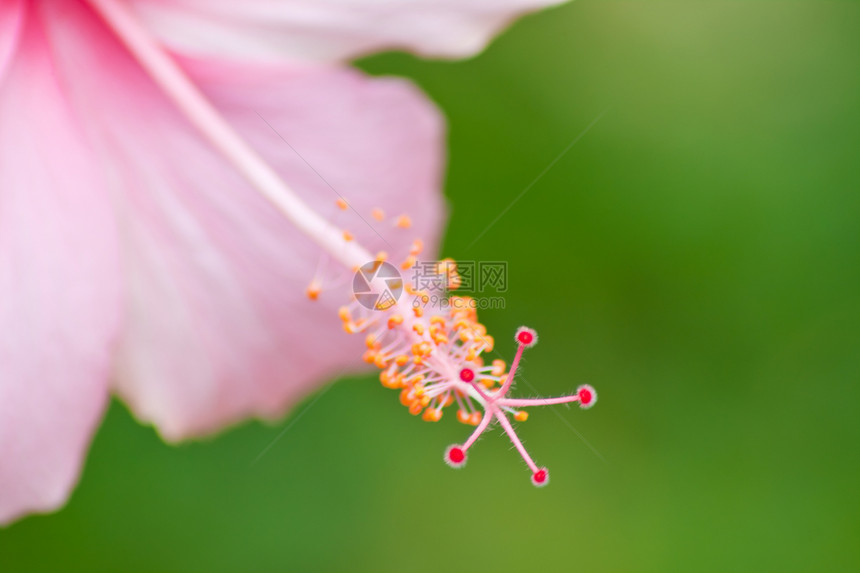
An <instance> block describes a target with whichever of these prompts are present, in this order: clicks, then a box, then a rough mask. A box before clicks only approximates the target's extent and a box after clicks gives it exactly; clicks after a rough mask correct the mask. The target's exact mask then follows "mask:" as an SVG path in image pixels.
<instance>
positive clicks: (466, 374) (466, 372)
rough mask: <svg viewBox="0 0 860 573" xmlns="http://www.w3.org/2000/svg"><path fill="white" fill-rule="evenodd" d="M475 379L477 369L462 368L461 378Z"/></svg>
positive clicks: (469, 380)
mask: <svg viewBox="0 0 860 573" xmlns="http://www.w3.org/2000/svg"><path fill="white" fill-rule="evenodd" d="M474 379H475V371H474V370H472V369H471V368H463V369H462V370H460V380H462V381H463V382H471V381H472V380H474ZM461 453H462V452H461Z"/></svg>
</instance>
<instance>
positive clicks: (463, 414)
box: [457, 410, 469, 424]
mask: <svg viewBox="0 0 860 573" xmlns="http://www.w3.org/2000/svg"><path fill="white" fill-rule="evenodd" d="M457 421H458V422H460V423H461V424H468V423H469V413H468V412H467V411H466V410H457Z"/></svg>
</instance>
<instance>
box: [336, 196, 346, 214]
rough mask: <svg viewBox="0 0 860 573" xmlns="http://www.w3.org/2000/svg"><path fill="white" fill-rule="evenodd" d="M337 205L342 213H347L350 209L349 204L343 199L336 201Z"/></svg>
mask: <svg viewBox="0 0 860 573" xmlns="http://www.w3.org/2000/svg"><path fill="white" fill-rule="evenodd" d="M335 203H336V204H337V208H338V209H340V210H341V211H346V210H347V209H349V204H348V203H347V202H346V201H344V200H343V199H342V198H341V199H338V200H337V201H335Z"/></svg>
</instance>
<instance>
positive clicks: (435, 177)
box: [52, 4, 444, 439]
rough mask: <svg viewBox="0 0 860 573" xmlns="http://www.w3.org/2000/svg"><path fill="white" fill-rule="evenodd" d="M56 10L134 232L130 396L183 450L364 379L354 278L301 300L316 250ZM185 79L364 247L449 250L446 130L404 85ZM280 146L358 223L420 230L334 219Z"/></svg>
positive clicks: (213, 71)
mask: <svg viewBox="0 0 860 573" xmlns="http://www.w3.org/2000/svg"><path fill="white" fill-rule="evenodd" d="M63 10H65V13H64V14H62V15H61V16H62V17H61V18H60V17H58V18H57V25H56V26H55V28H54V29H53V30H52V37H53V38H54V40H55V43H56V46H55V51H56V53H58V54H61V55H62V57H63V58H65V66H66V67H65V73H66V77H67V78H68V80H69V81H70V83H71V80H74V83H73V85H74V87H75V88H76V89H75V91H74V92H73V98H74V102H75V104H76V105H77V106H79V108H80V109H81V110H82V112H83V113H85V114H87V116H88V117H89V125H90V127H91V128H92V133H93V134H94V136H95V137H97V138H98V140H99V142H100V146H101V153H102V154H103V160H104V162H105V164H107V165H110V166H111V168H112V175H113V178H114V183H115V187H116V189H117V190H118V193H117V195H116V202H117V204H118V205H119V208H120V209H121V211H122V217H123V235H124V241H125V243H124V244H125V251H124V262H125V265H126V271H127V274H126V277H127V289H128V292H129V300H128V306H127V309H126V312H127V314H128V323H127V328H126V330H125V332H124V333H123V338H122V345H121V348H120V363H119V373H118V380H117V386H116V387H117V390H118V392H119V393H120V395H121V396H123V397H124V398H125V399H126V400H127V401H128V402H129V403H130V404H131V406H132V408H133V409H134V411H135V412H136V414H137V415H138V416H139V417H140V418H142V419H144V420H148V421H152V422H154V423H155V424H156V425H157V427H158V428H159V430H160V431H161V433H162V434H163V435H164V436H165V437H166V438H168V439H180V438H184V437H187V436H191V435H199V434H203V433H207V432H211V431H213V430H216V429H218V428H219V427H221V426H222V425H224V424H227V423H232V422H236V421H238V420H241V419H242V418H244V417H247V416H249V415H261V416H267V417H270V416H277V415H280V414H281V413H283V412H284V410H285V409H286V408H288V407H289V406H290V405H292V404H294V403H295V402H296V401H297V400H300V399H302V398H303V397H304V396H305V395H306V394H307V393H308V392H310V391H312V390H314V389H315V388H318V387H319V386H320V385H321V384H323V383H325V382H326V381H328V380H330V379H331V378H332V377H333V376H335V375H337V374H338V373H341V372H344V371H347V370H350V369H355V368H356V367H357V366H358V365H359V364H360V356H361V352H362V349H361V347H360V345H361V341H360V340H358V341H356V340H354V339H355V338H358V337H354V336H349V335H347V334H346V333H344V332H342V330H341V324H340V321H339V320H338V318H337V310H336V309H337V307H338V306H340V305H342V304H345V303H347V302H348V286H349V285H348V282H349V280H348V279H349V278H350V276H351V272H349V271H341V272H340V277H339V278H338V280H339V281H340V282H339V283H337V284H336V283H334V282H333V281H332V280H331V279H329V280H326V281H324V282H323V286H324V289H325V292H324V294H323V296H322V297H321V300H319V301H317V302H316V303H312V302H310V301H308V300H307V299H306V297H305V295H304V291H305V287H306V286H307V285H308V283H309V282H310V281H311V279H312V278H313V277H314V271H315V269H316V268H317V265H318V263H319V262H320V260H321V254H320V249H319V248H318V247H317V246H316V245H315V244H314V243H313V242H311V241H309V240H308V239H307V238H306V237H305V236H304V235H301V234H300V233H299V232H298V231H296V230H295V229H294V228H293V227H292V226H291V225H290V224H289V223H288V222H287V220H286V219H284V218H283V217H282V216H280V215H278V214H277V213H276V212H275V210H274V209H273V208H272V207H271V206H270V205H269V204H268V203H267V202H266V201H265V200H263V199H262V198H261V197H260V196H259V195H258V193H257V192H256V191H255V190H253V189H252V188H251V187H249V185H248V184H247V183H246V182H245V180H244V179H241V178H240V177H239V175H237V173H236V171H235V170H234V169H233V168H232V167H231V165H230V164H229V163H228V162H227V160H225V159H224V157H222V156H221V155H218V154H217V153H215V152H214V151H213V149H212V147H211V145H210V144H209V143H208V142H207V141H204V140H203V139H201V137H200V136H199V135H198V133H197V132H196V131H194V130H192V129H191V128H190V127H189V126H188V125H187V124H186V123H185V120H184V118H182V117H180V116H179V115H178V113H177V112H176V110H175V109H174V107H173V106H172V105H171V104H170V103H169V102H167V101H166V100H165V99H164V98H163V97H162V95H161V93H160V92H159V91H158V89H157V88H156V87H155V86H154V85H153V84H152V83H151V81H150V79H149V78H148V77H146V76H144V75H143V73H142V72H141V71H140V69H139V68H138V67H137V66H136V65H135V64H134V63H133V62H131V61H130V60H129V57H128V56H127V55H126V54H125V53H124V52H123V50H122V49H121V48H120V47H119V46H118V45H116V44H115V42H114V41H113V39H112V38H110V37H108V36H107V35H106V32H105V30H104V29H102V27H101V24H100V23H98V22H96V21H94V20H93V19H92V17H91V16H89V15H88V14H86V13H83V12H82V11H80V10H78V9H73V8H69V7H68V5H67V4H66V5H64V7H63ZM58 16H59V15H58ZM80 37H86V38H88V39H90V40H91V42H89V43H87V44H86V45H84V44H82V43H81V42H80V41H79V38H80ZM184 66H185V67H186V68H187V69H188V71H189V73H191V75H192V76H193V77H194V78H196V80H197V81H198V83H199V85H200V87H201V88H202V89H203V91H204V92H205V93H206V94H207V95H208V96H209V97H210V98H211V99H212V101H213V102H214V103H215V105H216V106H217V107H218V108H219V109H220V111H221V112H223V114H224V115H225V116H226V117H227V118H228V119H229V121H230V122H231V123H232V124H233V125H234V126H235V127H236V129H237V130H238V131H239V132H241V134H242V135H243V136H245V137H246V138H247V139H248V141H249V142H250V143H251V144H252V145H253V146H254V147H256V148H257V149H258V150H259V152H260V153H261V154H262V155H263V156H264V157H265V158H266V159H267V160H268V161H270V162H271V164H272V165H273V166H274V167H275V168H276V169H277V170H278V171H279V173H280V174H281V175H282V176H283V178H284V179H285V180H286V181H287V182H288V183H289V184H290V185H291V186H292V187H293V188H294V189H295V190H296V191H297V192H298V193H299V194H300V195H301V196H302V197H303V198H304V199H305V200H306V201H307V202H308V203H310V204H311V205H312V206H314V207H316V208H317V209H318V210H320V211H321V212H326V213H330V214H332V215H338V216H339V217H340V218H341V221H342V223H343V226H345V227H349V228H350V229H351V230H352V231H353V232H354V233H355V235H356V236H357V238H358V239H359V240H363V241H365V242H366V243H367V244H368V246H369V248H382V247H384V248H385V249H386V250H389V251H390V252H392V253H399V254H405V251H406V250H408V248H409V243H410V242H411V240H412V239H413V238H414V237H416V236H423V237H424V238H425V239H426V240H427V242H428V243H429V244H435V242H436V241H437V240H438V237H439V232H440V226H441V223H442V219H443V216H444V215H443V206H442V198H441V196H440V194H439V188H440V174H441V170H442V162H443V158H442V149H443V146H442V122H441V119H440V117H439V115H438V113H437V111H436V110H435V109H434V108H433V106H432V105H431V104H429V102H428V101H427V100H426V99H425V98H424V97H423V96H422V95H421V94H420V93H419V92H418V91H417V90H415V89H414V88H413V87H412V86H411V85H410V84H408V83H407V82H403V81H400V80H391V79H369V78H367V77H365V76H363V75H361V74H359V73H357V72H354V71H349V70H334V69H323V68H319V69H309V70H302V69H295V68H288V67H284V66H270V67H266V68H255V67H251V66H247V65H246V66H242V67H234V68H230V67H228V66H225V65H220V64H204V63H201V62H192V61H186V62H184ZM79 70H85V73H83V72H79ZM263 118H264V119H265V121H264V119H263ZM266 122H268V123H269V124H271V126H273V127H274V128H275V129H277V131H278V133H275V132H274V131H273V130H272V129H271V128H270V127H269V125H267V123H266ZM278 134H280V135H281V136H283V138H284V139H286V141H288V142H289V144H290V145H292V146H293V147H294V148H295V149H296V150H298V151H299V152H300V153H301V154H302V156H303V157H304V158H305V159H306V160H307V161H308V162H309V163H310V164H311V165H312V166H313V167H314V169H316V170H317V171H318V172H319V173H320V174H322V175H323V176H324V177H325V179H326V180H327V181H328V182H329V183H330V184H331V185H332V186H333V187H334V188H335V189H337V190H338V192H340V193H341V194H343V195H344V196H345V197H346V198H347V199H348V200H349V201H350V202H351V203H352V204H353V205H354V207H355V208H356V209H357V210H358V211H359V212H360V213H361V214H362V216H363V217H364V218H365V219H367V220H371V218H370V216H369V213H370V210H371V209H372V208H373V207H375V206H377V205H378V206H380V207H382V208H384V209H386V210H387V211H388V212H389V213H391V214H399V213H401V212H408V213H409V214H411V215H412V217H413V219H414V221H415V227H414V228H413V229H411V230H410V231H408V232H406V231H402V230H399V229H397V228H395V227H393V226H392V225H381V224H379V223H376V225H377V226H378V227H379V228H378V229H377V230H378V231H379V232H380V233H381V234H382V235H384V236H385V237H386V240H388V241H389V242H390V243H391V245H392V247H391V248H389V247H388V246H385V245H384V244H383V243H382V241H381V240H380V239H379V237H378V236H377V235H376V233H375V232H374V231H373V230H372V229H370V228H369V227H368V226H367V225H366V224H365V223H364V222H363V221H361V220H360V219H359V218H358V217H357V216H356V215H355V214H354V213H352V212H338V211H337V210H336V208H335V200H336V199H337V198H338V195H337V193H335V192H334V191H333V190H332V189H331V188H329V186H328V185H326V183H325V182H323V181H322V180H321V179H320V177H319V176H318V175H317V174H316V173H314V171H313V170H312V169H310V168H309V167H308V165H306V164H305V163H304V161H303V160H302V159H300V158H299V157H298V156H297V155H296V154H295V152H294V151H293V150H292V149H291V148H290V146H289V145H287V143H285V142H284V141H283V140H282V139H281V138H280V136H279V135H278ZM374 223H375V221H374ZM323 268H324V269H325V268H326V267H325V266H323ZM331 275H332V271H331V269H329V270H328V271H327V275H326V276H331Z"/></svg>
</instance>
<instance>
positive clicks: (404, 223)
mask: <svg viewBox="0 0 860 573" xmlns="http://www.w3.org/2000/svg"><path fill="white" fill-rule="evenodd" d="M397 226H398V227H400V228H401V229H408V228H409V227H411V226H412V219H411V218H410V217H409V215H400V217H398V218H397Z"/></svg>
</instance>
